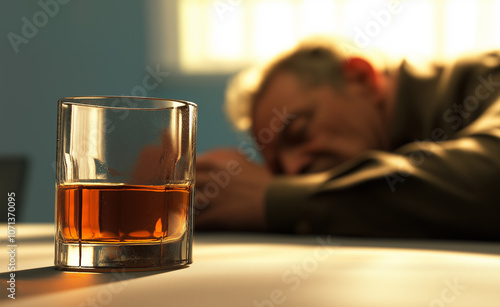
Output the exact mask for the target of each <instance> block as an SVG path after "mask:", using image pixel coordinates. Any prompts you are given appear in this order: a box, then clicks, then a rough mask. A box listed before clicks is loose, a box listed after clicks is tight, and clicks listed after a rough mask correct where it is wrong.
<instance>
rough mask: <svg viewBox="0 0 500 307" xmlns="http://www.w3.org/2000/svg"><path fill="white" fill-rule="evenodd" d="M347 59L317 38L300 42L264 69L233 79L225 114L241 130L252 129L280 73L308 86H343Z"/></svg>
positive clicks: (228, 92) (335, 47)
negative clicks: (256, 113)
mask: <svg viewBox="0 0 500 307" xmlns="http://www.w3.org/2000/svg"><path fill="white" fill-rule="evenodd" d="M344 59H345V57H344V56H343V54H342V53H341V52H339V50H338V48H337V46H336V45H335V44H333V43H331V42H330V41H327V40H322V39H321V40H319V39H316V40H309V41H305V42H303V43H300V44H299V45H298V46H297V47H295V48H294V49H292V50H290V51H288V52H286V53H284V54H281V55H280V56H278V57H277V58H276V59H274V60H272V61H271V62H269V63H268V64H267V65H265V66H264V67H251V68H249V69H246V70H244V71H242V72H240V73H238V74H237V75H236V76H235V77H233V78H232V79H231V80H230V82H229V84H228V87H227V90H226V101H225V111H226V115H227V116H228V118H229V120H230V121H231V122H232V124H233V125H234V126H235V127H236V128H237V129H238V130H242V131H246V130H249V129H250V128H251V126H252V112H253V108H254V106H255V103H256V102H257V101H258V100H259V98H260V97H261V96H262V94H263V93H264V92H265V90H266V89H267V87H268V86H269V83H270V82H271V80H272V79H273V78H274V76H276V75H277V74H278V73H282V72H289V73H292V74H294V75H295V76H297V78H298V79H299V80H300V81H301V82H302V83H303V84H304V85H305V86H311V87H314V86H318V85H323V84H331V85H332V86H338V85H340V84H341V83H342V63H343V61H344Z"/></svg>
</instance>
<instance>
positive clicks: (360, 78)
mask: <svg viewBox="0 0 500 307" xmlns="http://www.w3.org/2000/svg"><path fill="white" fill-rule="evenodd" d="M342 64H343V65H342V70H343V74H344V80H345V81H346V82H348V83H349V82H354V83H360V84H361V85H365V86H367V87H368V88H369V89H370V90H376V91H378V89H379V87H380V80H379V75H378V74H377V72H376V71H375V69H374V68H373V66H372V64H370V63H369V62H368V61H366V60H365V59H363V58H359V57H352V58H348V59H346V60H345V61H344V62H343V63H342Z"/></svg>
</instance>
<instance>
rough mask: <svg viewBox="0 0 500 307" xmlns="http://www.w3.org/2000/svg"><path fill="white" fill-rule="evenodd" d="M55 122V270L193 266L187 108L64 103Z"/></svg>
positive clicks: (175, 103) (79, 100)
mask: <svg viewBox="0 0 500 307" xmlns="http://www.w3.org/2000/svg"><path fill="white" fill-rule="evenodd" d="M57 121H58V122H57V153H56V155H57V158H56V217H55V220H56V230H55V232H56V233H55V261H54V262H55V266H56V268H58V269H63V270H75V271H111V270H116V269H124V270H155V269H172V268H177V267H181V266H185V265H188V264H190V263H192V240H193V217H192V216H193V191H194V181H195V177H194V173H195V159H196V123H197V106H196V104H194V103H192V102H188V101H181V100H169V99H159V98H146V97H125V96H120V97H118V96H117V97H113V96H99V97H69V98H63V99H60V100H59V102H58V116H57Z"/></svg>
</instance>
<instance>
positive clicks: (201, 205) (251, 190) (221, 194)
mask: <svg viewBox="0 0 500 307" xmlns="http://www.w3.org/2000/svg"><path fill="white" fill-rule="evenodd" d="M271 180H272V175H271V173H270V172H269V171H268V170H267V169H266V168H265V167H264V166H261V165H258V164H255V163H253V162H251V161H249V160H248V158H247V157H245V156H244V155H242V154H240V153H238V152H237V151H236V150H231V149H221V150H215V151H211V152H208V153H206V154H203V155H201V156H199V157H198V158H197V162H196V192H195V202H194V204H195V206H194V210H195V226H196V229H202V230H254V231H259V230H260V231H262V230H265V229H266V224H265V207H264V197H265V192H266V189H267V187H268V185H269V183H270V182H271Z"/></svg>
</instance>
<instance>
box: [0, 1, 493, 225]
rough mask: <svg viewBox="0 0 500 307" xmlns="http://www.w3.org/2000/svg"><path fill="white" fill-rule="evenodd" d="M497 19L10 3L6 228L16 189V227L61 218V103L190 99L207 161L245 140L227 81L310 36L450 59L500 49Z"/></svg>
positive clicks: (294, 5)
mask: <svg viewBox="0 0 500 307" xmlns="http://www.w3.org/2000/svg"><path fill="white" fill-rule="evenodd" d="M499 15H500V1H494V0H491V1H488V0H482V1H479V0H478V1H474V0H401V1H383V0H380V1H378V0H366V1H363V0H267V1H264V0H252V1H243V0H163V1H160V0H149V1H147V0H145V1H134V0H107V1H98V0H86V1H81V0H23V1H15V0H10V1H2V2H1V4H0V30H1V33H0V34H1V37H2V38H1V40H0V106H1V110H0V116H1V117H0V123H1V129H0V171H1V178H0V190H1V192H2V195H3V196H2V197H4V200H2V201H1V203H2V206H1V207H0V208H1V210H2V211H1V212H0V216H2V218H1V219H0V220H5V218H4V217H3V216H6V215H7V209H6V204H7V192H12V191H14V192H15V193H16V201H17V221H22V222H51V221H53V220H54V183H55V170H54V168H55V149H56V116H57V100H58V99H59V98H62V97H66V96H81V95H133V96H148V97H162V98H173V99H183V100H190V101H193V102H195V103H197V104H198V107H199V110H198V112H199V117H198V118H199V121H198V153H203V152H205V151H207V150H210V149H212V148H216V147H220V146H235V145H238V144H239V143H240V142H243V141H244V140H245V139H246V138H247V137H246V136H243V135H240V134H238V133H236V132H235V131H234V129H233V128H232V127H231V126H230V124H229V123H228V121H227V120H226V119H225V116H224V113H223V101H224V90H225V86H226V83H227V81H228V79H229V78H230V77H231V76H232V75H234V73H236V72H237V71H239V70H240V69H242V68H245V67H247V66H248V65H252V64H257V63H261V62H262V61H265V60H266V59H269V58H270V57H272V56H273V55H275V54H276V53H278V52H280V51H282V50H284V49H287V48H289V47H292V46H293V45H295V44H296V43H297V42H298V41H300V40H301V39H303V38H306V37H308V36H311V35H335V36H341V37H345V38H347V39H349V40H350V43H349V44H347V43H343V44H345V45H341V48H342V49H343V50H344V51H346V52H352V53H357V52H364V51H367V50H371V49H375V50H379V51H381V52H383V53H384V54H387V55H388V56H389V58H391V59H402V58H408V59H410V60H412V61H417V62H421V61H424V60H425V61H450V60H452V59H453V58H455V57H457V56H459V55H460V54H462V53H466V52H475V51H480V50H490V49H498V48H500V22H498V16H499ZM147 76H149V77H147ZM145 78H149V79H148V80H154V82H153V81H150V85H149V86H145V84H144V79H145ZM151 84H152V85H151Z"/></svg>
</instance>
